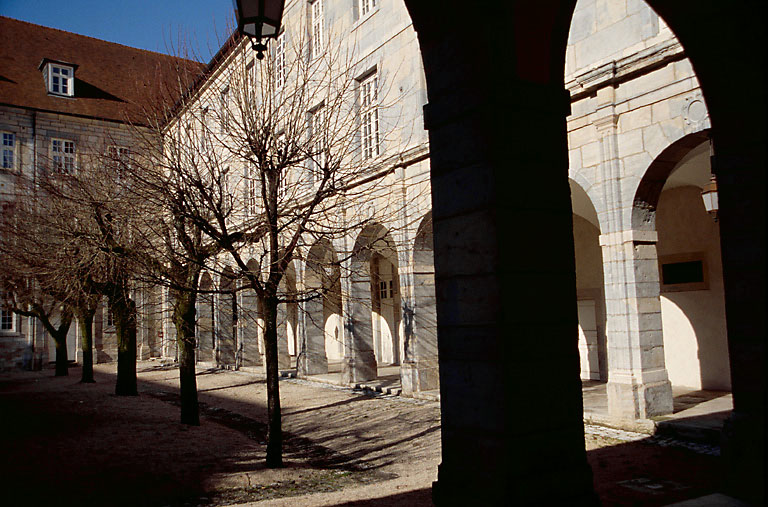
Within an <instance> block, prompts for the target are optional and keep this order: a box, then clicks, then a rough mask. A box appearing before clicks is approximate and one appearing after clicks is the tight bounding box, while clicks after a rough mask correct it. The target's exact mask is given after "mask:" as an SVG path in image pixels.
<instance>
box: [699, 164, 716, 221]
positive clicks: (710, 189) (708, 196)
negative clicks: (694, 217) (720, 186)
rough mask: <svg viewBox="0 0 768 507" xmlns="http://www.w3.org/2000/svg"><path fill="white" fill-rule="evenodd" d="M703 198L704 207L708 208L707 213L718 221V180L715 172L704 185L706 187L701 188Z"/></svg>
mask: <svg viewBox="0 0 768 507" xmlns="http://www.w3.org/2000/svg"><path fill="white" fill-rule="evenodd" d="M701 198H702V199H703V200H704V208H705V209H706V210H707V213H709V215H710V216H711V217H712V218H713V219H714V220H715V222H717V210H718V202H717V180H715V175H714V174H713V175H712V177H711V178H710V179H709V183H707V184H706V185H704V188H703V189H702V190H701Z"/></svg>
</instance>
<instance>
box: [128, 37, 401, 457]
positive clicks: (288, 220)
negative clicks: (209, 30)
mask: <svg viewBox="0 0 768 507" xmlns="http://www.w3.org/2000/svg"><path fill="white" fill-rule="evenodd" d="M298 32H299V33H303V32H302V31H301V30H299V31H298ZM329 46H330V45H329V44H326V45H325V47H324V49H323V50H322V51H318V50H317V49H315V50H313V53H312V54H311V55H310V53H309V48H310V46H309V44H308V43H307V41H306V40H305V39H304V38H303V37H302V36H301V35H299V36H297V37H296V38H294V39H293V40H292V41H291V42H290V43H288V44H286V43H285V42H279V43H278V44H277V45H276V47H275V48H274V51H273V54H272V55H271V58H268V59H266V60H264V61H261V62H257V61H256V60H255V59H254V58H253V53H252V52H251V50H250V48H249V46H248V44H247V43H246V42H245V41H243V40H240V39H239V38H238V37H237V36H233V37H232V38H231V39H230V40H229V41H228V42H227V44H226V45H225V46H224V48H223V49H222V51H220V53H219V55H217V57H216V58H215V59H214V64H213V65H212V66H210V68H209V71H208V73H207V75H206V78H205V79H204V80H201V81H200V82H198V85H197V86H196V87H193V88H192V89H191V90H189V91H186V90H185V93H183V94H182V99H181V100H180V101H179V102H178V103H177V107H176V108H175V110H174V111H172V113H167V112H165V113H163V114H157V111H150V110H149V109H148V111H150V113H151V114H149V115H148V116H149V118H148V120H147V121H145V122H143V123H145V124H147V125H151V126H154V128H155V129H156V132H155V133H154V134H153V138H154V136H155V135H156V136H157V137H162V140H163V149H162V154H163V157H162V158H157V157H154V156H147V157H144V160H145V165H144V166H142V167H141V168H140V169H139V168H138V166H137V170H136V173H137V174H141V175H144V179H145V180H147V181H146V183H149V186H150V187H157V188H159V189H160V190H164V191H165V194H164V195H165V197H164V199H165V204H164V207H163V211H158V212H157V213H156V216H165V217H167V220H168V221H169V222H168V224H173V226H172V227H171V226H170V225H164V226H161V227H156V228H147V229H146V230H154V232H155V233H157V232H160V231H166V230H167V231H174V233H173V234H171V233H170V232H162V233H161V234H160V236H161V237H164V238H166V239H165V240H164V241H165V242H166V243H167V247H166V248H168V247H170V246H174V247H175V248H177V249H178V253H180V255H181V257H180V258H182V259H184V262H186V263H188V264H187V267H188V268H189V267H191V268H192V269H191V270H184V269H182V270H181V272H182V273H185V274H184V275H182V276H180V277H175V276H167V279H168V280H169V283H170V284H171V285H170V286H171V287H173V288H176V289H177V290H175V292H174V293H173V298H172V299H173V304H174V316H175V317H176V316H178V317H179V319H178V320H177V321H176V323H177V330H178V335H179V343H180V344H181V345H182V348H183V350H184V352H183V353H182V365H181V369H182V370H183V371H187V369H189V370H190V371H191V372H193V371H194V359H193V358H194V356H193V354H194V350H193V344H194V328H193V327H192V322H193V320H194V318H193V316H194V303H195V294H197V293H199V290H198V289H199V287H198V286H197V285H196V284H197V283H198V282H199V274H200V272H201V270H202V269H205V268H206V267H205V266H204V264H205V260H206V258H204V257H203V256H200V255H198V254H197V252H200V251H201V250H199V248H200V245H203V244H205V242H204V241H202V238H207V240H208V241H210V242H211V245H209V246H205V247H204V248H202V252H204V253H205V255H206V256H211V257H212V256H213V255H215V254H216V253H218V251H222V252H226V253H227V254H228V256H229V259H230V263H231V264H233V267H234V270H235V275H236V277H237V278H238V279H240V280H242V281H243V283H242V284H241V285H240V286H239V287H235V288H234V289H233V290H238V289H249V290H252V291H254V292H255V294H256V295H257V297H258V298H259V300H260V301H261V303H262V305H261V306H262V310H263V315H262V316H263V319H264V348H265V361H266V376H267V396H268V443H267V466H270V467H279V466H282V431H281V410H280V396H279V385H278V377H279V371H278V369H279V363H278V306H279V305H281V304H297V303H302V302H305V301H309V300H313V299H317V298H323V297H325V296H326V294H325V292H326V291H327V286H328V285H330V286H338V279H339V276H340V269H339V267H340V266H341V264H342V262H343V261H344V258H343V256H342V258H334V259H328V260H327V262H328V263H329V266H328V267H329V269H327V270H326V269H324V268H323V267H322V266H320V265H319V264H322V263H323V262H326V261H325V260H321V259H314V261H313V262H314V264H316V266H315V268H313V269H317V270H318V271H319V272H320V271H322V272H323V273H326V276H330V277H332V278H335V279H334V280H332V281H331V283H330V284H321V285H320V286H316V287H309V288H308V287H292V286H290V285H289V284H286V283H285V276H286V272H287V270H288V269H289V265H290V263H291V262H292V261H293V260H296V259H301V260H306V259H305V258H304V256H305V255H306V254H307V252H308V251H309V249H310V247H311V246H312V245H314V244H315V243H317V242H323V241H326V242H330V241H333V240H338V239H340V238H344V237H346V236H348V235H349V234H350V232H351V231H353V230H360V229H362V228H363V227H364V226H365V225H366V224H367V223H369V222H370V221H372V220H373V219H374V217H373V216H371V214H370V212H369V208H370V202H371V201H372V200H382V199H383V200H387V199H391V192H390V189H388V188H385V185H384V183H383V182H384V181H385V178H386V177H387V176H389V175H391V174H392V173H393V172H394V171H395V170H396V168H397V164H398V156H399V155H400V154H398V153H388V152H387V150H386V146H387V135H389V134H392V133H394V132H395V131H396V130H397V126H398V125H397V124H398V114H397V113H394V114H393V113H392V111H396V109H397V108H396V107H394V104H389V105H388V104H385V103H384V101H383V99H382V97H383V96H385V95H386V94H383V93H382V91H383V90H385V89H386V82H387V80H386V77H387V76H383V75H381V74H378V75H377V74H372V73H370V72H368V73H367V74H366V72H365V70H366V69H365V67H364V65H365V62H362V63H352V62H353V57H354V54H355V48H354V47H351V46H349V47H348V46H345V45H343V44H339V45H338V46H337V47H332V48H331V47H329ZM360 76H363V77H360ZM183 81H184V79H180V80H179V82H183ZM388 106H389V107H388ZM148 153H153V154H156V153H158V150H156V149H152V150H148ZM146 175H152V176H151V177H149V176H146ZM149 180H152V181H149ZM161 182H162V183H161ZM139 188H142V186H141V185H139ZM150 200H151V199H144V201H150ZM382 208H384V209H388V212H389V213H392V214H395V215H396V214H397V213H398V212H399V209H398V208H397V206H396V205H394V203H393V206H390V207H389V208H387V206H383V207H382ZM377 218H379V219H380V218H382V217H380V216H379V217H377ZM163 235H164V236H163ZM380 240H383V238H378V237H375V238H369V241H368V242H367V243H366V244H365V245H363V246H361V247H360V248H371V247H372V245H374V244H375V243H376V242H377V241H380ZM188 245H191V246H188ZM166 251H170V250H166ZM248 252H251V253H248ZM353 254H354V253H353V252H352V251H350V252H346V253H345V255H353ZM249 257H250V258H249ZM254 257H255V261H256V262H255V265H254ZM173 258H176V256H175V255H174V256H173ZM218 260H219V261H220V262H225V263H226V261H225V260H224V259H223V258H221V256H219V259H218ZM166 261H168V262H170V263H171V264H173V262H172V261H170V259H166ZM219 266H220V264H219ZM207 269H208V270H214V271H215V270H216V269H217V268H216V266H213V265H210V263H209V265H208V266H207ZM218 270H219V272H221V267H219V268H218ZM182 281H183V283H182ZM188 374H189V375H190V376H192V375H193V373H188ZM180 375H181V376H182V378H183V377H184V376H185V374H184V373H180ZM183 382H184V381H183V380H182V388H183V385H184V384H183Z"/></svg>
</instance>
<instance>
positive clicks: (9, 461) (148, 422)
mask: <svg viewBox="0 0 768 507" xmlns="http://www.w3.org/2000/svg"><path fill="white" fill-rule="evenodd" d="M138 369H139V392H140V395H139V396H137V397H128V398H124V397H117V396H114V394H112V393H113V391H114V374H115V365H97V366H96V380H97V383H96V384H80V383H79V382H78V381H79V376H80V369H79V368H73V369H71V370H70V375H69V376H68V377H58V378H57V377H53V372H52V370H44V371H42V372H20V371H16V372H6V373H2V374H0V420H1V421H2V423H1V427H2V435H3V438H2V447H1V448H0V484H2V486H3V490H2V491H3V493H2V494H3V496H2V497H0V498H2V499H3V500H2V502H0V503H2V504H3V505H9V506H16V505H22V506H31V505H34V506H36V505H57V506H62V505H79V506H91V505H93V506H112V505H115V506H147V507H154V506H158V507H159V506H166V505H168V506H186V505H189V506H197V505H214V506H217V505H233V504H240V503H250V502H261V503H259V505H292V506H296V505H300V506H304V505H313V506H314V505H381V506H384V505H431V490H430V487H431V483H432V481H434V480H435V479H436V471H437V465H438V464H439V462H440V408H439V404H437V403H435V402H427V401H416V400H411V399H408V398H399V397H393V396H380V395H379V396H374V395H371V394H367V393H365V392H361V391H354V390H351V389H342V388H337V387H333V386H324V385H318V384H314V383H308V382H304V381H300V380H285V381H282V382H281V383H280V389H281V402H282V407H283V421H284V422H283V425H284V426H283V429H284V433H285V462H286V467H285V468H283V469H279V470H271V469H267V468H265V467H264V465H263V460H264V451H265V441H264V440H265V438H264V434H265V429H266V426H265V424H264V421H265V420H266V392H265V384H264V381H263V380H262V379H260V378H258V377H256V376H253V375H248V374H244V373H239V372H230V371H221V370H201V371H200V372H199V373H198V388H199V391H200V401H201V414H202V417H201V425H200V426H199V427H188V426H185V425H182V424H180V423H178V419H179V407H178V394H177V390H178V371H177V370H176V369H175V368H173V367H162V366H159V365H158V363H156V362H142V363H140V364H139V368H138ZM528 417H535V414H528ZM586 440H587V449H588V457H589V460H590V464H591V465H592V469H593V472H594V475H595V483H596V488H597V492H598V495H599V496H600V498H601V501H602V503H603V505H648V506H651V505H666V504H668V503H671V502H674V501H680V500H684V499H688V498H695V497H698V496H701V495H703V494H706V493H711V492H714V491H717V490H718V487H719V477H720V474H719V470H718V468H719V458H717V457H714V456H707V455H702V454H696V453H693V452H691V451H689V450H685V449H679V448H673V447H661V446H658V445H649V444H647V443H643V442H631V443H627V442H621V441H619V440H615V439H612V438H609V437H604V436H597V435H587V437H586ZM467 465H468V466H471V463H468V464H467ZM542 501H543V502H545V501H546V492H542Z"/></svg>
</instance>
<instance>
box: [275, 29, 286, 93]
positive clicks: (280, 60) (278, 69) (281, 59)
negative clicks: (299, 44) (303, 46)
mask: <svg viewBox="0 0 768 507" xmlns="http://www.w3.org/2000/svg"><path fill="white" fill-rule="evenodd" d="M284 84H285V32H283V33H281V34H280V35H278V36H277V40H276V41H275V89H276V90H279V89H281V88H282V87H283V85H284Z"/></svg>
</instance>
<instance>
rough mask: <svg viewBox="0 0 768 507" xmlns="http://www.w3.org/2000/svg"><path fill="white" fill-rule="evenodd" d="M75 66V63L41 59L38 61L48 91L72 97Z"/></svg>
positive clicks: (52, 93)
mask: <svg viewBox="0 0 768 507" xmlns="http://www.w3.org/2000/svg"><path fill="white" fill-rule="evenodd" d="M76 68H77V65H73V64H71V63H66V62H58V61H55V60H49V59H47V58H45V59H43V61H42V63H40V70H42V71H43V78H44V79H45V87H46V89H47V91H48V93H50V94H51V95H60V96H62V97H74V95H75V69H76Z"/></svg>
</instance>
